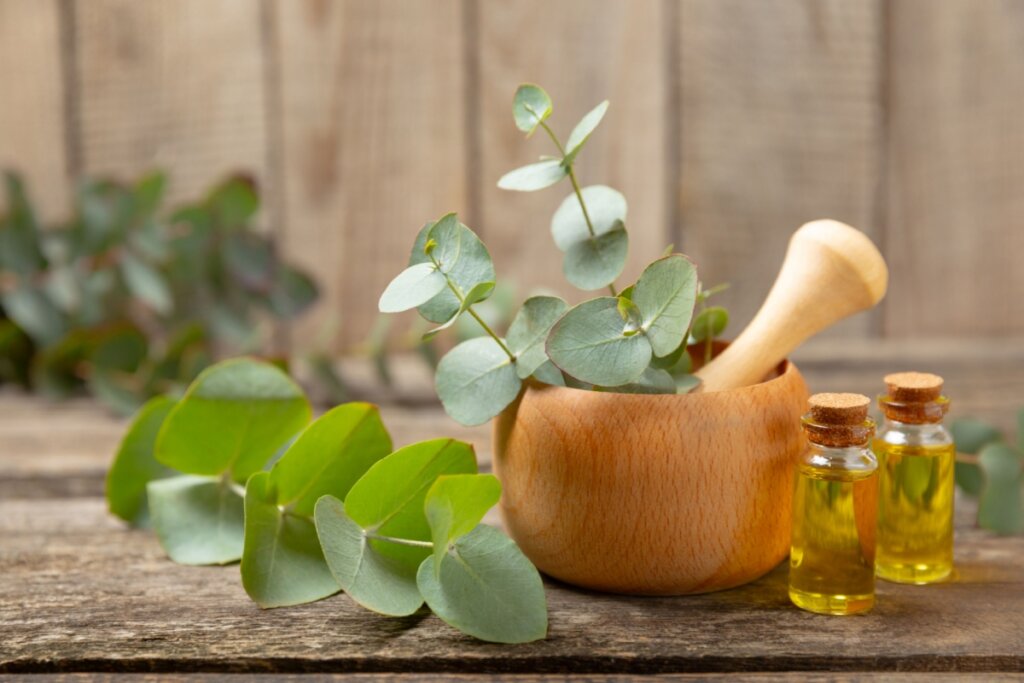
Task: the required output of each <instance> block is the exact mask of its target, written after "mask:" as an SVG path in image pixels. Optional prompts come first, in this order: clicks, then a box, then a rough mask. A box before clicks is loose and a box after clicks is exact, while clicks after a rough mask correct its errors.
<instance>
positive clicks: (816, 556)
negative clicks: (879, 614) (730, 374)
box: [789, 394, 878, 614]
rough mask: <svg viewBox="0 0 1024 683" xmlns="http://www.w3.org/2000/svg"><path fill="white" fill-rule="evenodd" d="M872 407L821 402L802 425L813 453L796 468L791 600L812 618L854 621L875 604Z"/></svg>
mask: <svg viewBox="0 0 1024 683" xmlns="http://www.w3.org/2000/svg"><path fill="white" fill-rule="evenodd" d="M870 404H871V400H870V399H869V398H868V397H867V396H861V395H860V394H815V395H814V396H812V397H811V398H810V412H808V414H807V415H805V416H804V418H803V427H804V432H805V433H806V435H807V439H808V448H807V450H806V452H805V453H804V455H803V457H802V459H801V461H800V462H799V463H798V464H797V468H796V477H795V485H794V497H793V537H792V546H791V550H790V557H789V598H790V600H792V601H793V604H795V605H796V606H797V607H800V608H802V609H805V610H809V611H811V612H819V613H822V614H856V613H858V612H865V611H867V610H869V609H871V607H872V606H873V605H874V604H875V524H876V510H877V497H878V476H877V474H878V463H877V461H876V460H875V457H874V455H873V454H872V453H871V450H870V447H869V441H870V439H871V437H872V436H873V435H874V433H875V423H874V421H873V420H871V419H869V418H868V406H870Z"/></svg>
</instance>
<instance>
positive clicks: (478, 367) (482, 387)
mask: <svg viewBox="0 0 1024 683" xmlns="http://www.w3.org/2000/svg"><path fill="white" fill-rule="evenodd" d="M434 382H435V387H436V389H437V395H438V397H439V398H440V399H441V403H442V404H443V405H444V409H445V411H446V412H447V413H448V414H449V415H451V416H452V418H454V419H455V420H457V421H458V422H460V423H462V424H464V425H478V424H483V423H484V422H487V421H488V420H490V419H491V418H492V417H494V416H495V415H497V414H498V413H500V412H501V411H502V410H504V409H505V407H506V406H507V405H508V404H510V403H511V402H512V401H513V400H515V398H516V396H518V395H519V388H520V387H521V386H522V380H521V379H520V378H519V375H518V374H516V366H515V363H514V362H513V361H512V359H511V358H509V356H508V354H506V353H505V352H504V351H503V350H502V349H501V347H499V346H498V344H497V343H496V342H495V341H494V339H492V338H491V337H477V338H476V339H470V340H468V341H464V342H462V343H461V344H459V345H458V346H456V347H455V348H454V349H452V350H451V351H449V352H448V353H447V354H446V355H445V357H444V358H442V359H441V362H440V363H438V365H437V376H436V377H435V380H434Z"/></svg>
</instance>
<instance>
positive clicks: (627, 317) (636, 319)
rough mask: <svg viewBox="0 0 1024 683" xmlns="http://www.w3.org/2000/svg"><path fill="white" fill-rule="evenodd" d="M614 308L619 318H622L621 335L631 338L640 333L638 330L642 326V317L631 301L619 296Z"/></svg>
mask: <svg viewBox="0 0 1024 683" xmlns="http://www.w3.org/2000/svg"><path fill="white" fill-rule="evenodd" d="M615 307H616V309H617V310H618V311H619V317H621V318H622V324H623V327H622V333H623V334H624V335H626V336H627V337H631V336H633V335H634V334H637V333H638V332H640V328H641V326H642V325H643V316H642V315H641V314H640V309H639V308H637V307H636V304H634V303H633V301H632V299H627V298H626V297H624V296H620V297H619V301H618V303H617V304H616V306H615Z"/></svg>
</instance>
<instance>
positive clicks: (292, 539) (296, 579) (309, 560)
mask: <svg viewBox="0 0 1024 683" xmlns="http://www.w3.org/2000/svg"><path fill="white" fill-rule="evenodd" d="M279 497H280V492H279V491H277V490H275V488H274V486H273V482H272V481H271V475H270V474H269V473H267V472H257V473H256V474H254V475H252V476H251V477H249V482H248V483H247V484H246V486H245V547H244V550H243V552H242V586H243V587H244V588H245V592H246V593H248V594H249V597H250V598H252V599H253V601H254V602H256V604H258V605H259V606H260V607H284V606H287V605H301V604H303V603H307V602H313V601H314V600H320V599H322V598H326V597H327V596H328V595H333V594H334V593H337V592H338V589H339V588H340V586H339V585H338V582H337V581H336V580H335V579H334V576H332V575H331V571H330V569H328V568H327V562H326V561H325V560H324V554H323V551H322V550H321V549H320V542H319V540H318V539H317V535H316V527H315V526H313V520H312V519H310V517H309V516H302V515H296V514H293V513H290V512H286V511H285V510H282V509H281V508H280V507H278V503H277V500H278V498H279Z"/></svg>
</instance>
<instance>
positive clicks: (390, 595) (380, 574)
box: [316, 496, 429, 617]
mask: <svg viewBox="0 0 1024 683" xmlns="http://www.w3.org/2000/svg"><path fill="white" fill-rule="evenodd" d="M316 532H317V536H318V537H319V539H320V546H321V548H322V549H323V553H324V557H325V558H326V560H327V565H328V567H329V568H330V571H331V574H332V575H333V576H334V579H335V580H336V581H337V582H338V584H339V585H340V586H341V587H342V589H343V590H344V591H345V592H346V593H348V595H349V597H351V598H352V599H353V600H355V601H356V602H357V603H359V604H360V605H362V606H363V607H365V608H367V609H371V610H373V611H375V612H380V613H381V614H387V615H390V616H396V617H401V616H406V615H409V614H412V613H413V612H415V611H416V610H418V609H419V608H420V605H422V604H423V598H422V597H421V596H420V592H419V589H418V588H417V587H416V568H415V565H412V564H411V563H409V562H403V561H401V560H399V559H396V558H393V557H389V556H388V555H384V554H381V553H380V552H378V548H380V547H381V546H382V545H384V544H382V543H380V542H379V541H372V542H371V541H370V540H369V539H368V538H367V536H366V534H365V533H363V528H362V527H360V526H359V525H358V524H357V523H355V522H354V521H352V519H351V518H350V517H349V516H348V514H347V513H346V512H345V506H344V504H342V502H341V501H340V500H338V499H337V498H335V497H334V496H324V497H323V498H321V499H320V500H319V501H317V504H316ZM423 552H424V553H426V552H429V551H423Z"/></svg>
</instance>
